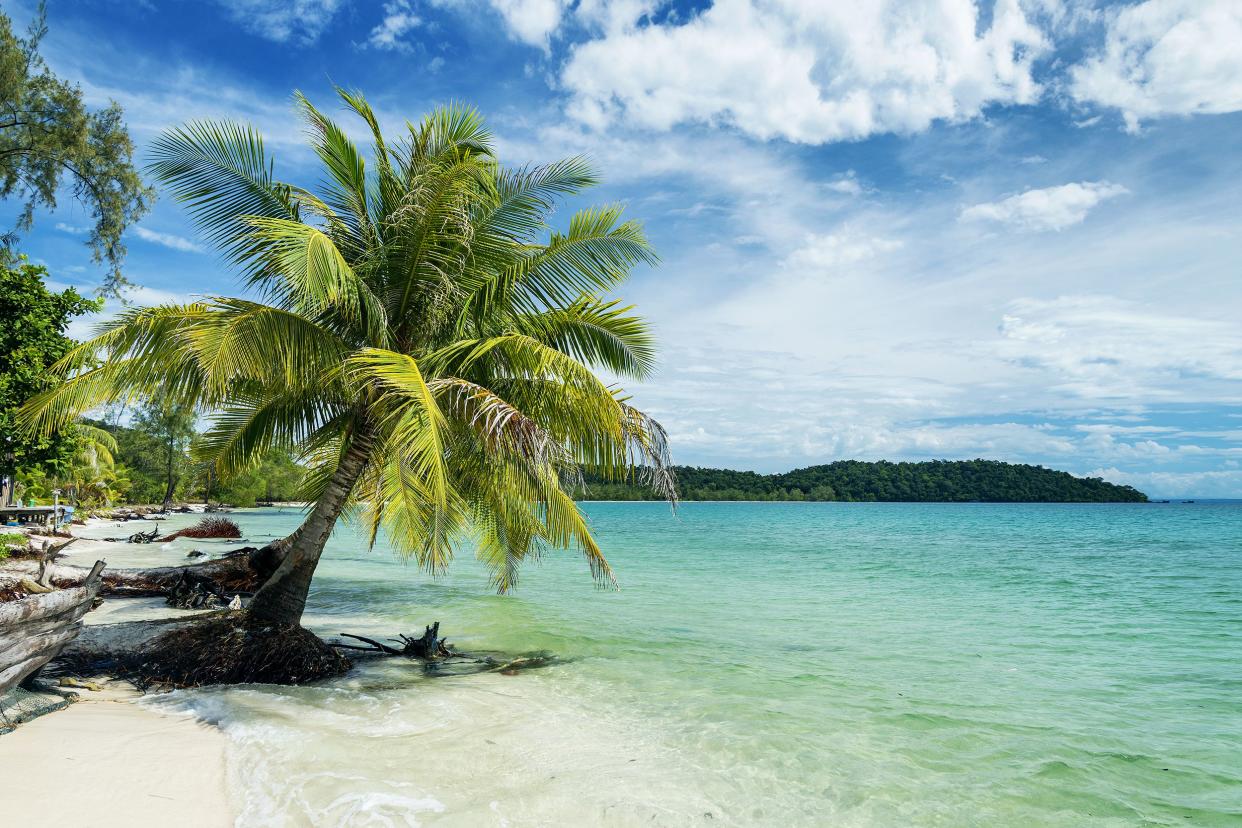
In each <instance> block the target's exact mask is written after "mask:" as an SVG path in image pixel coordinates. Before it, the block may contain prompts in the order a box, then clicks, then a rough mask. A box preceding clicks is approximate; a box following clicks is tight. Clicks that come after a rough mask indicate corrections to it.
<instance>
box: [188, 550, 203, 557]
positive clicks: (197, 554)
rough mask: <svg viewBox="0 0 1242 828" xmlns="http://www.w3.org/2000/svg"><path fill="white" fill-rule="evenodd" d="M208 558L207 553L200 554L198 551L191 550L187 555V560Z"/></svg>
mask: <svg viewBox="0 0 1242 828" xmlns="http://www.w3.org/2000/svg"><path fill="white" fill-rule="evenodd" d="M206 556H207V553H206V552H200V551H199V550H197V549H191V550H190V551H189V552H187V553H186V557H187V558H203V557H206Z"/></svg>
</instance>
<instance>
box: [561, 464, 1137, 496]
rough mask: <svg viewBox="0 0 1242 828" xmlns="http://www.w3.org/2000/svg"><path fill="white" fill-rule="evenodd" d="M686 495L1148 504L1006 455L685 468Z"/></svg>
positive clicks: (628, 492)
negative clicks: (777, 467) (783, 468)
mask: <svg viewBox="0 0 1242 828" xmlns="http://www.w3.org/2000/svg"><path fill="white" fill-rule="evenodd" d="M676 472H677V485H678V491H679V492H680V494H681V497H682V499H683V500H841V501H907V502H909V501H926V502H975V501H979V502H993V503H1023V502H1031V503H1144V502H1146V501H1147V496H1146V495H1145V494H1143V493H1142V492H1140V491H1138V490H1136V489H1134V488H1131V487H1130V486H1118V485H1116V484H1113V483H1107V482H1105V481H1103V480H1101V479H1099V478H1098V477H1086V478H1083V477H1075V476H1073V475H1072V474H1069V473H1068V472H1063V471H1056V470H1055V469H1046V468H1044V467H1043V466H1028V465H1023V464H1017V463H1002V462H1000V461H998V460H929V461H926V462H922V463H890V462H888V461H886V460H881V461H879V462H875V463H865V462H861V461H858V460H839V461H837V462H835V463H829V464H827V465H823V466H808V467H807V468H805V469H795V470H793V471H791V472H785V473H784V474H758V473H756V472H750V471H732V470H729V469H704V468H697V467H693V466H678V467H677V468H676ZM583 499H584V500H655V499H657V498H656V496H655V495H654V494H652V493H651V492H650V491H648V490H646V489H644V488H643V487H641V486H637V485H628V484H617V483H603V482H600V481H598V480H590V479H588V481H587V493H586V495H585V496H584V497H583Z"/></svg>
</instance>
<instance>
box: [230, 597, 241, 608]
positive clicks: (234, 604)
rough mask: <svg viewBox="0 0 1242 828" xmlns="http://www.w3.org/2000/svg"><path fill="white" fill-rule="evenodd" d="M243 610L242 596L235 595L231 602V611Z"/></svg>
mask: <svg viewBox="0 0 1242 828" xmlns="http://www.w3.org/2000/svg"><path fill="white" fill-rule="evenodd" d="M241 608H242V600H241V596H240V595H234V596H233V600H232V601H229V609H231V610H239V609H241Z"/></svg>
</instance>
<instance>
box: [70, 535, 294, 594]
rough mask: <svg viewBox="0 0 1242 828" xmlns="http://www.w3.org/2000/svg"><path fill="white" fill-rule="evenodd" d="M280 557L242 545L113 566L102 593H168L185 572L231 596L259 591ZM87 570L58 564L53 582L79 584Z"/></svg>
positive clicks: (104, 579)
mask: <svg viewBox="0 0 1242 828" xmlns="http://www.w3.org/2000/svg"><path fill="white" fill-rule="evenodd" d="M277 565H279V559H278V558H277V557H276V556H274V555H272V554H271V553H270V552H268V551H265V548H264V547H259V548H256V547H252V546H248V547H242V548H241V549H234V550H233V551H231V552H227V553H225V554H224V556H223V557H220V558H216V559H214V560H210V561H202V562H200V563H191V564H182V565H180V566H156V567H150V568H147V569H113V570H109V571H108V572H107V573H106V574H105V575H104V576H103V586H102V588H101V590H100V594H102V595H113V596H127V597H134V598H151V597H160V598H163V597H167V596H168V594H169V592H170V591H172V590H173V589H174V588H175V587H176V586H177V584H178V583H180V582H181V581H182V579H183V576H185V575H187V574H188V575H190V576H192V577H193V578H194V579H195V582H196V583H200V584H204V585H206V584H207V583H210V584H211V585H212V587H211V591H212V592H214V593H216V594H219V595H224V594H228V595H229V596H232V595H236V594H237V593H245V594H250V593H253V592H254V591H256V590H257V589H258V588H259V586H260V585H262V583H263V582H264V581H266V580H267V579H268V577H269V576H270V575H271V574H272V572H274V571H275V569H276V566H277ZM85 577H86V571H85V570H84V569H82V568H80V567H73V566H57V567H56V568H55V571H54V572H53V575H52V583H53V584H55V585H56V586H58V587H62V588H63V587H72V586H78V585H80V584H81V583H82V582H83V581H84V580H85Z"/></svg>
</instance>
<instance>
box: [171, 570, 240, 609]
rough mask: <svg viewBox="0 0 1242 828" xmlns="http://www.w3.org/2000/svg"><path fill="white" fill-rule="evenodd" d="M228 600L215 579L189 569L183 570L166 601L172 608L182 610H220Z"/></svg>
mask: <svg viewBox="0 0 1242 828" xmlns="http://www.w3.org/2000/svg"><path fill="white" fill-rule="evenodd" d="M227 600H228V595H227V594H226V593H225V592H224V591H223V590H221V589H220V588H219V587H218V586H217V584H216V582H215V580H214V579H212V578H210V577H206V576H203V575H199V574H197V573H195V572H192V571H191V570H190V569H189V567H186V568H184V569H182V570H181V577H180V578H179V579H178V580H177V582H176V583H175V584H173V585H172V587H170V588H169V590H168V597H167V598H166V599H165V603H167V604H168V605H169V606H170V607H180V608H181V609H203V610H209V609H219V608H220V605H221V604H223V603H224V602H225V601H227Z"/></svg>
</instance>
